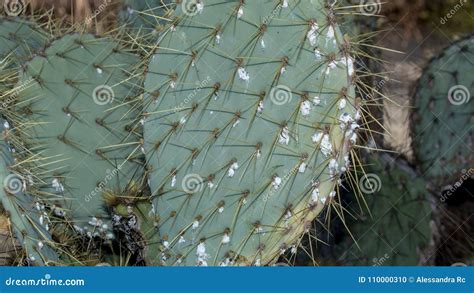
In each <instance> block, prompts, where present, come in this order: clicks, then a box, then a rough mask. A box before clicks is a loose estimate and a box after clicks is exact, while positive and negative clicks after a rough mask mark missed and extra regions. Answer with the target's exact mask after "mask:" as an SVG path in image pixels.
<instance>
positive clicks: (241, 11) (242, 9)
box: [237, 6, 244, 19]
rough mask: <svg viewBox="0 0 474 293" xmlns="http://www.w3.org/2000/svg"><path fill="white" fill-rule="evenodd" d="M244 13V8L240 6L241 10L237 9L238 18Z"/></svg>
mask: <svg viewBox="0 0 474 293" xmlns="http://www.w3.org/2000/svg"><path fill="white" fill-rule="evenodd" d="M242 15H244V8H243V7H242V6H240V7H239V11H237V18H238V19H240V18H241V17H242Z"/></svg>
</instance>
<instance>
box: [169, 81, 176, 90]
mask: <svg viewBox="0 0 474 293" xmlns="http://www.w3.org/2000/svg"><path fill="white" fill-rule="evenodd" d="M170 87H171V88H172V89H174V88H176V82H175V81H171V82H170Z"/></svg>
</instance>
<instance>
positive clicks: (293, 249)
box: [290, 245, 297, 254]
mask: <svg viewBox="0 0 474 293" xmlns="http://www.w3.org/2000/svg"><path fill="white" fill-rule="evenodd" d="M290 252H291V253H292V254H296V252H297V250H296V245H292V246H291V250H290Z"/></svg>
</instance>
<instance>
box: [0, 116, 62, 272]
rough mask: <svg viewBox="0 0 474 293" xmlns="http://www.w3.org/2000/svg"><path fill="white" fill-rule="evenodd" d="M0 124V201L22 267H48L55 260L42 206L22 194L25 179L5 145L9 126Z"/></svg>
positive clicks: (9, 148)
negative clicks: (22, 256) (21, 251)
mask: <svg viewBox="0 0 474 293" xmlns="http://www.w3.org/2000/svg"><path fill="white" fill-rule="evenodd" d="M0 123H1V125H2V138H1V141H0V149H1V160H0V180H1V182H2V184H3V185H2V188H1V190H0V200H1V204H2V206H3V208H4V209H5V211H6V213H7V215H8V217H9V219H10V222H11V223H12V230H13V231H14V232H15V236H16V237H17V239H18V241H19V242H20V244H21V245H22V247H23V249H24V250H25V255H26V259H25V261H26V264H28V265H52V264H55V263H56V262H57V261H58V255H57V253H56V251H55V248H57V247H56V246H55V244H54V242H53V241H52V239H51V235H50V232H49V231H48V230H49V229H48V227H47V225H45V222H46V220H47V218H48V213H49V212H48V211H46V210H45V207H44V205H43V204H42V203H41V202H40V201H38V200H37V199H35V198H34V197H33V196H31V195H30V194H28V193H27V192H25V191H26V185H27V184H28V183H27V180H33V179H32V177H29V178H25V177H24V173H23V172H22V170H21V168H22V165H23V163H22V162H21V159H17V158H14V157H13V154H14V153H13V151H14V149H13V147H12V146H11V145H10V142H9V132H10V129H9V124H8V122H6V121H5V120H3V119H0Z"/></svg>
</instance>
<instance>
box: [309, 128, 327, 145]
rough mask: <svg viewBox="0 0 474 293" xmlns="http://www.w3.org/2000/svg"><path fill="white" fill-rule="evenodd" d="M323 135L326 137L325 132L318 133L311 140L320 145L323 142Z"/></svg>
mask: <svg viewBox="0 0 474 293" xmlns="http://www.w3.org/2000/svg"><path fill="white" fill-rule="evenodd" d="M323 135H324V133H323V132H321V131H318V132H316V133H315V134H313V136H312V137H311V139H312V140H313V142H314V143H319V142H320V141H321V139H322V138H323Z"/></svg>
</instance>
